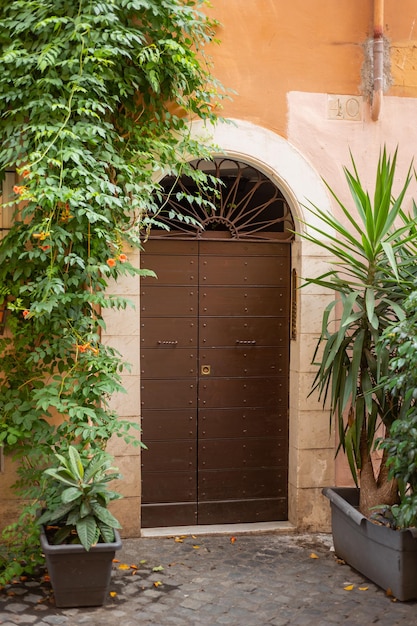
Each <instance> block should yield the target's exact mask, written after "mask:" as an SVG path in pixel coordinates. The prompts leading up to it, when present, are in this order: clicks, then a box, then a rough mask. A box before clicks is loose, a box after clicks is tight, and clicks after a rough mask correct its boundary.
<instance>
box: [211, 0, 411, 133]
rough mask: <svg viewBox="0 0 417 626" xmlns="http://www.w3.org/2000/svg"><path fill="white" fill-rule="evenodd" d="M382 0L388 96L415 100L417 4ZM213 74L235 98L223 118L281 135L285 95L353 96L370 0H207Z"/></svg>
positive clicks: (284, 127)
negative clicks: (214, 28) (214, 29)
mask: <svg viewBox="0 0 417 626" xmlns="http://www.w3.org/2000/svg"><path fill="white" fill-rule="evenodd" d="M400 4H401V10H399V3H398V0H385V19H384V23H385V26H384V29H385V35H386V36H387V37H388V38H389V41H390V45H391V63H392V78H393V84H392V86H391V88H390V90H389V92H388V95H392V96H406V97H416V96H417V5H416V2H415V1H414V0H402V1H401V3H400ZM210 14H211V15H212V16H214V17H215V18H216V19H218V20H219V21H220V23H221V26H220V27H219V29H218V37H219V39H220V40H221V44H220V45H219V46H212V47H211V49H210V54H211V56H212V58H213V61H214V73H215V75H216V76H217V77H218V78H219V79H220V80H221V81H222V83H223V84H224V85H225V86H227V87H229V88H231V89H234V90H235V91H236V92H237V93H236V94H235V95H234V96H233V99H232V100H231V101H227V102H225V104H224V109H223V115H224V116H225V117H234V118H239V119H243V120H248V121H252V122H254V123H258V124H261V125H263V126H265V127H267V128H269V129H271V130H274V131H276V132H278V133H279V134H280V135H282V136H284V137H286V136H287V93H288V92H291V91H304V92H315V93H333V94H339V93H340V94H352V95H359V94H360V93H361V68H362V65H363V60H364V49H363V43H364V42H365V41H366V40H367V39H368V38H369V37H370V36H371V35H372V33H373V27H372V22H373V0H308V2H306V0H291V2H288V0H212V9H211V10H210Z"/></svg>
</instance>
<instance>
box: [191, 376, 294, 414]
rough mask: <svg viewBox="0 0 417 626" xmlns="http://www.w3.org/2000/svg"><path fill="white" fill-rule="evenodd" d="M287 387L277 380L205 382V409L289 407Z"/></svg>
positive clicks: (202, 401)
mask: <svg viewBox="0 0 417 626" xmlns="http://www.w3.org/2000/svg"><path fill="white" fill-rule="evenodd" d="M287 393H288V390H287V385H286V381H285V380H283V379H278V378H277V379H273V378H212V379H209V378H205V379H204V382H203V384H202V385H200V402H199V406H200V407H202V408H206V409H208V408H229V407H230V408H232V407H241V408H242V409H244V408H246V407H262V408H268V407H271V408H275V407H276V406H277V405H279V404H281V405H282V406H285V405H286V403H287Z"/></svg>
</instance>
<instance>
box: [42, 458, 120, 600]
mask: <svg viewBox="0 0 417 626" xmlns="http://www.w3.org/2000/svg"><path fill="white" fill-rule="evenodd" d="M55 456H56V459H57V461H58V462H59V465H58V466H57V467H52V468H48V469H46V470H45V471H44V490H45V494H46V502H45V510H44V511H43V513H42V515H41V516H40V517H39V519H38V523H39V524H41V525H42V530H41V538H40V539H41V547H42V551H43V552H44V554H45V557H46V565H47V569H48V573H49V576H50V578H51V584H52V588H53V590H54V597H55V605H56V606H57V607H74V606H98V605H101V604H103V603H104V602H105V600H106V598H107V595H108V589H109V585H110V577H111V568H112V561H113V558H114V555H115V551H116V550H119V549H120V548H121V546H122V542H121V539H120V535H119V533H118V529H120V523H119V522H118V520H117V519H116V518H115V517H114V516H113V515H112V514H111V513H110V511H109V510H108V505H109V504H110V502H112V501H113V500H116V499H117V498H120V497H121V496H120V495H119V494H118V493H116V492H115V491H112V490H110V489H109V488H108V483H109V482H110V481H112V480H115V479H118V478H120V474H119V473H118V472H116V471H115V469H116V468H114V467H112V466H111V457H110V456H109V455H108V454H107V453H106V452H104V451H94V452H91V451H89V450H83V451H82V454H79V452H78V450H77V448H76V447H75V446H70V447H69V448H68V452H67V454H65V455H63V454H58V453H57V454H56V455H55Z"/></svg>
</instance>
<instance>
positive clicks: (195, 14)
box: [0, 0, 223, 501]
mask: <svg viewBox="0 0 417 626" xmlns="http://www.w3.org/2000/svg"><path fill="white" fill-rule="evenodd" d="M205 4H206V2H205V1H204V0H76V1H72V2H69V1H68V0H42V2H39V1H38V0H14V1H13V2H10V1H9V0H0V19H1V23H2V28H1V30H0V171H2V172H3V173H4V172H5V171H6V170H10V169H14V170H15V171H16V173H17V182H16V185H15V187H14V190H13V191H14V198H13V199H12V201H13V203H14V206H15V207H16V211H15V215H14V220H13V224H12V226H11V229H10V231H9V232H7V233H6V234H5V236H4V237H3V239H2V241H1V243H0V299H1V300H2V301H3V304H4V305H5V306H6V307H7V309H8V320H7V331H6V334H5V336H4V337H3V338H0V355H1V372H0V444H3V445H4V446H5V449H6V451H8V452H10V453H12V454H13V455H14V456H15V457H17V458H18V459H20V464H19V467H20V470H19V472H20V480H19V481H18V483H17V488H18V489H20V493H21V495H23V496H24V497H26V498H29V500H30V501H33V500H36V499H37V498H38V496H39V480H40V470H41V469H42V467H44V466H45V464H48V463H49V459H50V457H51V454H52V453H53V451H54V450H55V449H56V448H58V447H65V446H67V445H69V444H71V443H74V442H75V443H77V445H79V446H81V447H82V446H90V447H91V448H93V449H94V448H96V447H100V448H104V447H105V446H106V444H107V441H108V440H109V438H110V437H111V436H113V435H117V436H121V437H124V438H125V439H126V440H127V441H128V442H130V443H133V444H135V443H136V444H137V443H138V435H137V434H136V433H135V431H134V430H132V427H133V428H134V425H132V424H131V423H130V422H127V421H125V420H121V419H119V418H118V416H117V415H116V414H115V412H114V411H113V410H112V409H111V407H110V404H109V400H110V398H111V396H112V394H113V393H114V392H116V391H121V390H122V379H121V373H122V370H123V368H124V367H126V365H125V364H124V363H123V358H122V356H121V355H120V354H119V353H118V352H117V351H116V350H115V349H114V348H113V347H111V346H109V345H104V344H103V342H102V337H101V335H102V331H103V329H104V327H105V323H104V320H103V315H102V311H103V310H104V309H106V308H109V307H115V308H118V309H120V310H123V309H125V308H126V307H127V306H129V303H128V301H126V300H125V299H123V298H120V297H116V296H113V295H111V293H110V290H109V283H110V281H113V280H117V279H118V278H120V277H121V276H123V275H137V274H138V273H139V274H141V273H143V272H144V270H138V269H137V268H136V267H135V266H134V265H133V264H132V263H131V262H130V254H131V252H132V251H133V250H135V249H137V248H140V246H141V241H142V239H143V236H144V235H145V236H146V232H147V231H148V230H149V228H150V226H151V225H152V224H154V223H155V222H157V221H158V214H159V212H160V211H161V198H162V196H161V193H160V188H159V185H158V183H157V182H156V181H157V180H158V178H161V176H162V174H164V173H169V174H171V175H173V176H175V177H178V176H180V175H182V174H187V175H189V176H192V177H194V178H197V177H198V184H199V185H208V184H210V180H209V179H208V178H207V177H205V176H204V174H203V173H202V172H200V171H195V170H194V169H192V168H191V167H190V166H188V164H187V163H188V161H190V160H191V159H193V158H209V157H210V154H209V149H208V148H205V147H204V146H202V145H200V143H199V142H197V141H195V140H194V139H193V138H192V136H191V134H190V124H189V121H190V119H193V118H198V119H203V120H206V121H207V122H208V123H212V122H215V120H216V114H215V110H216V107H218V104H219V100H220V99H221V97H222V95H221V94H222V93H223V92H222V88H221V86H220V85H219V84H218V83H217V82H216V80H215V79H214V78H213V76H212V74H211V68H210V64H209V61H208V60H207V58H206V57H205V54H204V46H205V45H206V44H208V43H210V42H212V41H213V38H214V35H215V28H216V23H215V22H214V21H213V20H210V19H209V18H208V17H207V16H206V15H205V14H204V12H203V9H204V5H205ZM190 201H192V199H191V198H190ZM200 201H201V200H200ZM35 494H36V495H35Z"/></svg>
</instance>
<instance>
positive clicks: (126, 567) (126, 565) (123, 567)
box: [118, 563, 130, 569]
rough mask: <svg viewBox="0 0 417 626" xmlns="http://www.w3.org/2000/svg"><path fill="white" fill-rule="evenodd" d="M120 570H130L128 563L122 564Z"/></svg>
mask: <svg viewBox="0 0 417 626" xmlns="http://www.w3.org/2000/svg"><path fill="white" fill-rule="evenodd" d="M118 569H130V565H128V564H127V563H120V565H119V567H118Z"/></svg>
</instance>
